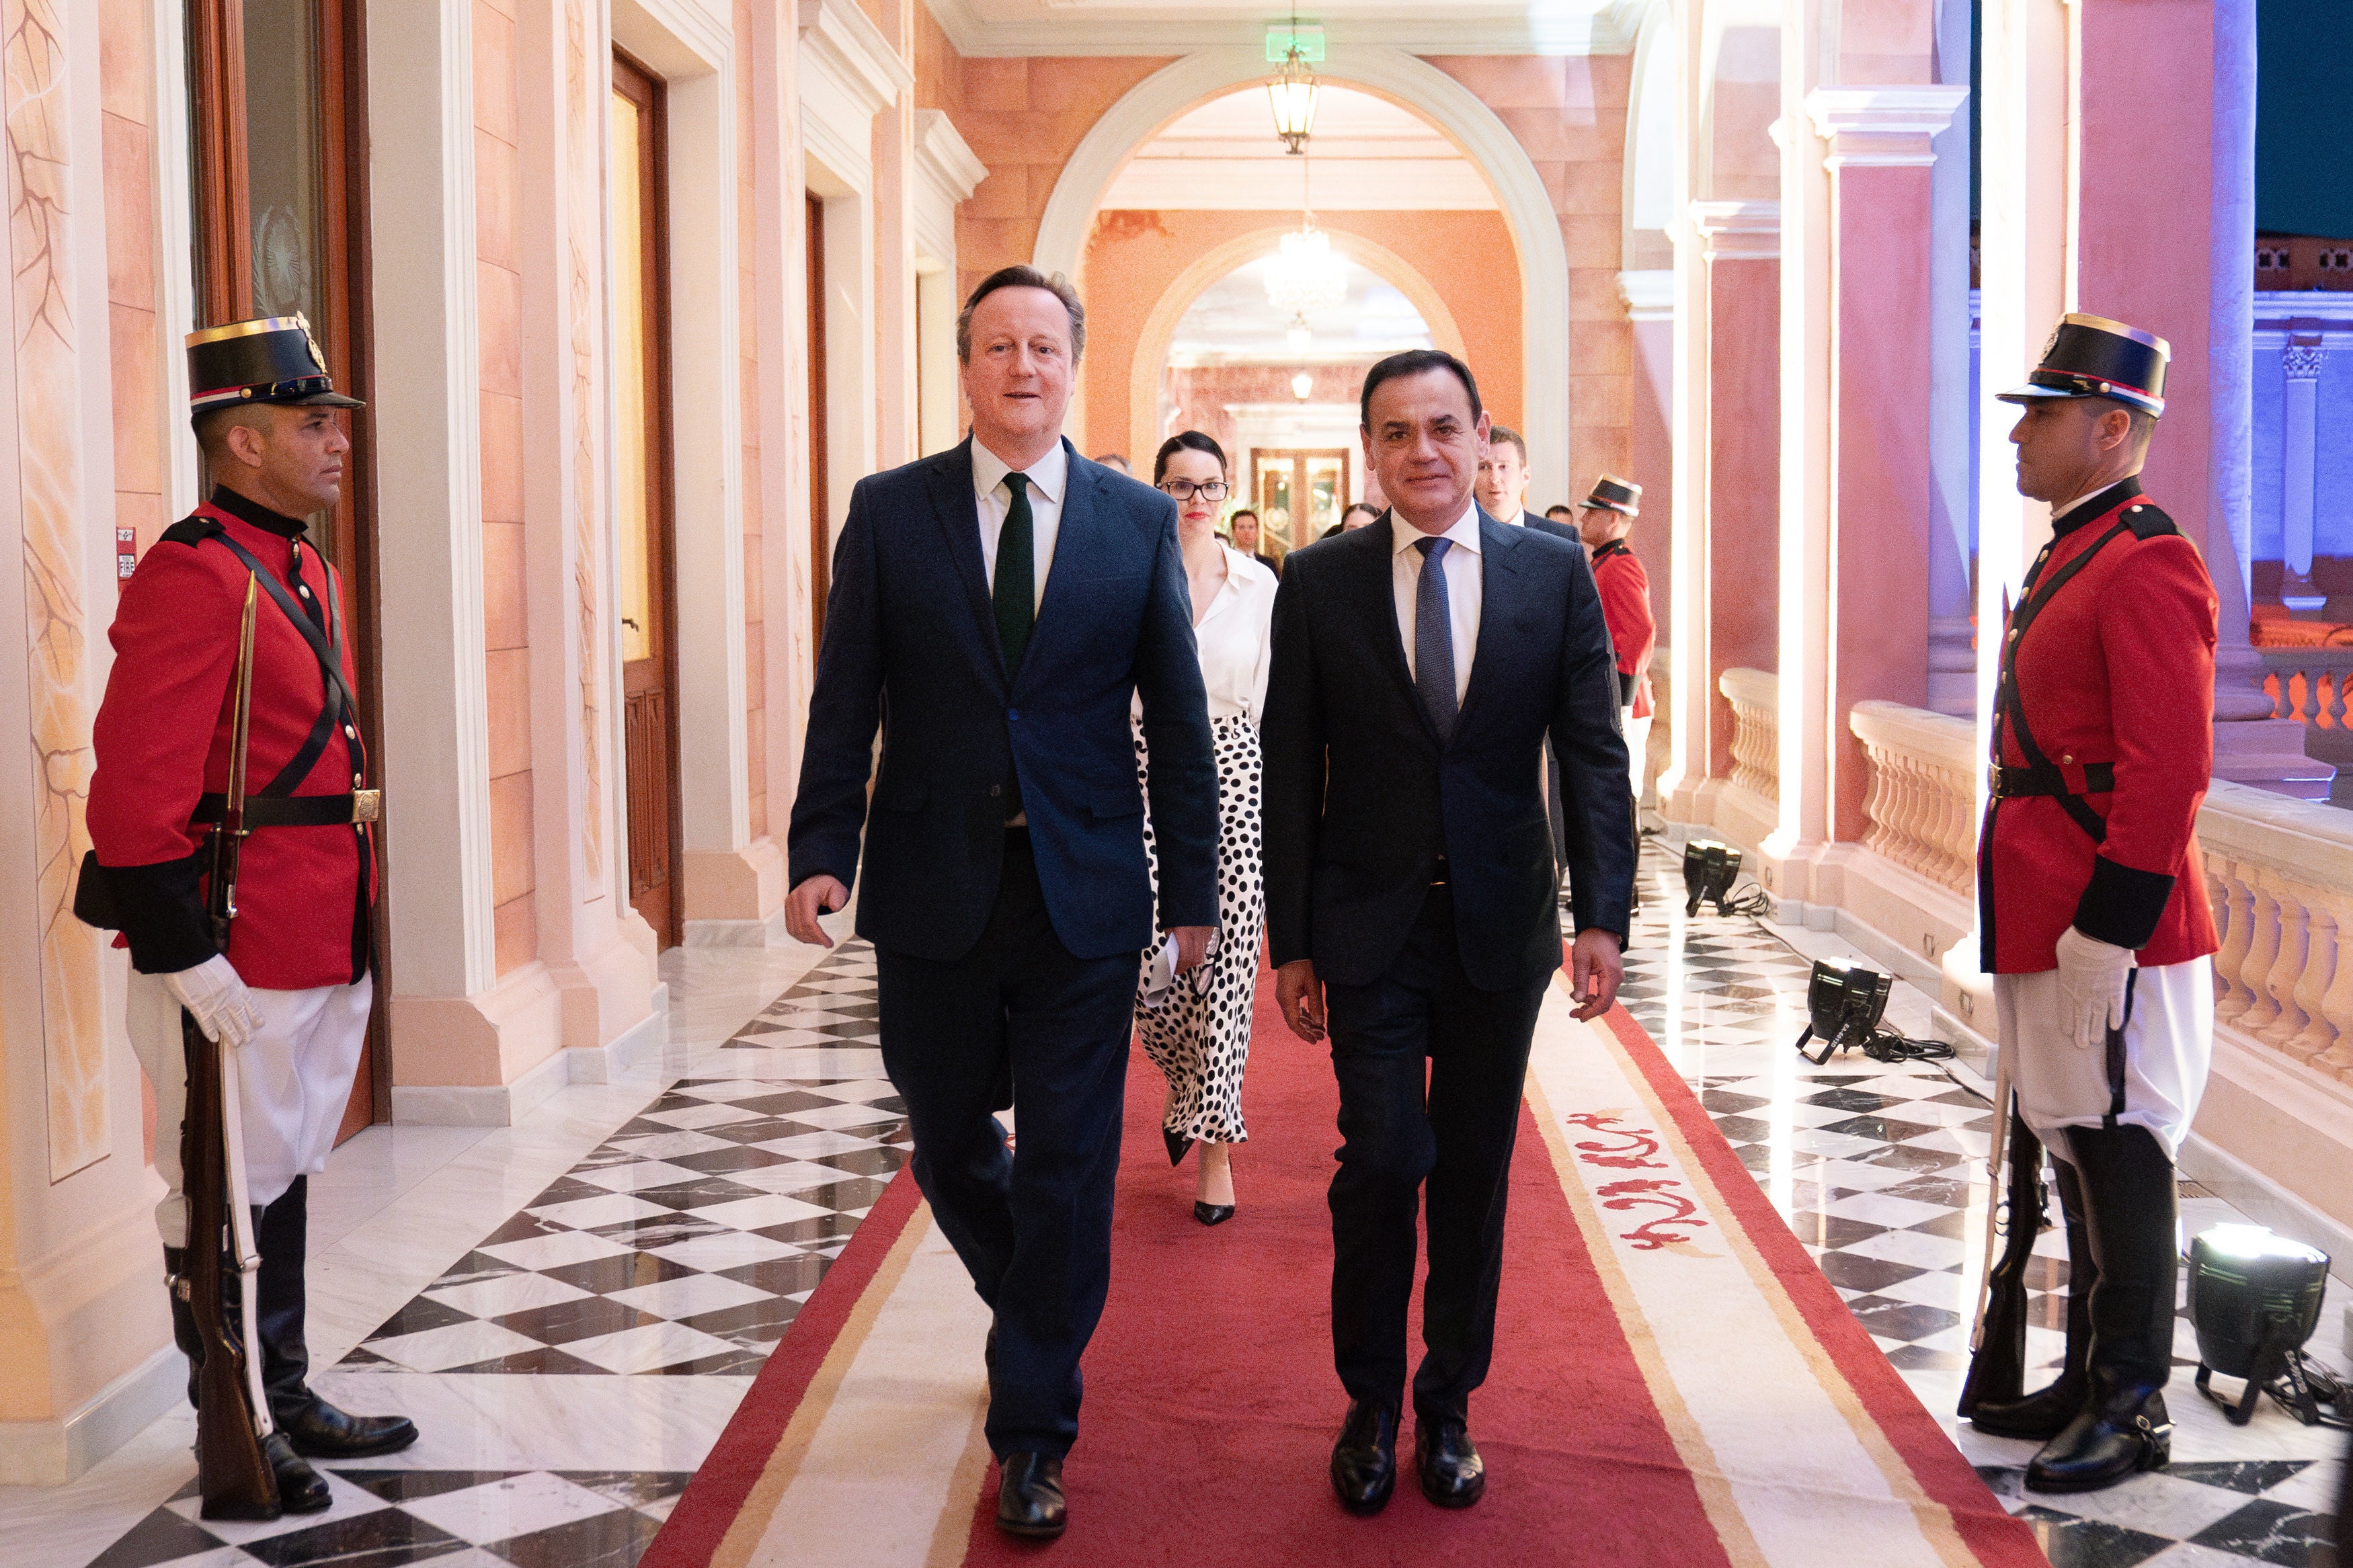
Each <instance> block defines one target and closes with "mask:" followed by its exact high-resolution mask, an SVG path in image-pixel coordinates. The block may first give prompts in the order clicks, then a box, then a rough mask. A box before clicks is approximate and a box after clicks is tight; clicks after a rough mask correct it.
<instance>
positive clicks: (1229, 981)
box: [1135, 430, 1275, 1225]
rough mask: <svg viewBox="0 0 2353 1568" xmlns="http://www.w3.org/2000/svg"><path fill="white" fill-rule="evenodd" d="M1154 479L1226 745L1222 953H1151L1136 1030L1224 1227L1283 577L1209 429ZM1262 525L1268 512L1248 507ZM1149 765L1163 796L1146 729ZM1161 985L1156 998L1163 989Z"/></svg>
mask: <svg viewBox="0 0 2353 1568" xmlns="http://www.w3.org/2000/svg"><path fill="white" fill-rule="evenodd" d="M1152 482H1153V484H1154V485H1155V486H1156V487H1157V488H1158V489H1161V490H1162V491H1164V492H1165V493H1166V494H1167V495H1168V496H1169V497H1170V498H1171V499H1172V500H1175V501H1176V538H1177V542H1178V543H1179V544H1180V545H1181V546H1182V548H1183V550H1184V554H1185V577H1186V581H1187V584H1188V585H1189V587H1190V589H1191V591H1192V595H1193V602H1192V610H1193V641H1194V643H1195V645H1196V647H1198V649H1199V651H1200V658H1201V684H1202V685H1203V686H1204V687H1205V688H1206V689H1208V694H1209V733H1210V738H1211V741H1212V742H1213V743H1214V744H1215V746H1216V749H1217V754H1218V816H1219V837H1218V933H1219V934H1218V951H1217V952H1216V954H1215V955H1214V956H1213V957H1212V958H1211V959H1210V961H1209V963H1208V965H1207V966H1206V967H1205V968H1204V969H1203V970H1202V971H1201V972H1199V973H1197V974H1196V975H1195V976H1194V977H1193V980H1192V981H1191V982H1186V981H1178V982H1176V983H1175V984H1166V986H1165V988H1162V987H1161V982H1160V978H1159V977H1157V976H1155V973H1154V970H1155V963H1157V961H1158V960H1159V958H1160V952H1159V949H1157V948H1154V949H1151V950H1148V951H1146V952H1145V954H1144V974H1143V977H1142V980H1141V981H1140V982H1139V992H1140V994H1139V996H1138V1001H1139V1003H1140V1004H1141V1005H1140V1006H1139V1008H1138V1010H1137V1013H1136V1034H1137V1037H1138V1038H1140V1039H1141V1040H1142V1041H1143V1043H1144V1053H1145V1055H1146V1056H1148V1057H1150V1058H1152V1063H1153V1065H1154V1066H1155V1067H1157V1068H1159V1069H1160V1071H1161V1073H1162V1074H1163V1075H1164V1076H1165V1077H1166V1079H1168V1099H1167V1101H1166V1105H1165V1107H1164V1109H1163V1110H1162V1112H1161V1119H1160V1131H1161V1136H1162V1137H1163V1138H1164V1139H1165V1140H1166V1142H1167V1145H1168V1162H1169V1163H1170V1164H1172V1165H1173V1164H1175V1163H1178V1162H1179V1161H1181V1160H1183V1159H1184V1158H1185V1151H1186V1150H1187V1149H1189V1148H1191V1147H1192V1146H1193V1145H1194V1144H1195V1143H1196V1142H1198V1143H1199V1144H1200V1146H1201V1158H1200V1160H1199V1162H1198V1166H1197V1168H1196V1176H1195V1181H1194V1189H1193V1217H1194V1218H1195V1219H1197V1220H1198V1221H1200V1222H1201V1223H1202V1224H1203V1225H1223V1224H1224V1223H1225V1222H1226V1221H1227V1220H1229V1219H1231V1218H1233V1216H1234V1177H1233V1164H1232V1158H1231V1151H1232V1146H1233V1145H1234V1144H1236V1143H1240V1142H1244V1141H1245V1140H1247V1139H1248V1137H1249V1133H1248V1132H1247V1131H1244V1129H1243V1126H1242V1104H1241V1090H1242V1067H1243V1064H1244V1063H1245V1062H1247V1061H1248V1060H1249V1058H1250V1005H1251V1003H1252V1001H1253V1000H1254V999H1255V997H1256V995H1257V992H1258V960H1259V935H1260V933H1261V931H1263V930H1264V929H1265V925H1266V891H1265V884H1264V882H1263V881H1262V880H1261V876H1260V871H1259V744H1258V726H1259V721H1260V717H1261V714H1262V713H1263V712H1264V710H1265V708H1266V677H1267V663H1268V659H1269V658H1270V657H1271V655H1270V653H1269V636H1268V634H1269V628H1270V627H1271V625H1272V623H1273V619H1274V587H1275V579H1274V574H1273V572H1271V570H1269V569H1268V568H1267V567H1266V566H1264V565H1261V563H1260V562H1259V561H1257V560H1253V559H1251V557H1250V555H1248V554H1246V553H1244V552H1243V550H1242V549H1240V548H1236V547H1235V546H1231V545H1229V544H1227V543H1225V542H1223V541H1221V540H1219V537H1218V508H1219V505H1220V504H1221V503H1222V502H1223V501H1224V500H1225V499H1226V454H1225V452H1224V450H1223V449H1222V448H1221V447H1219V445H1218V444H1217V442H1215V441H1214V440H1211V439H1210V438H1209V437H1207V436H1205V435H1203V434H1202V433H1201V432H1200V431H1198V430H1187V431H1184V432H1181V433H1180V434H1178V435H1175V436H1171V437H1168V439H1167V441H1166V443H1165V444H1164V445H1163V446H1162V447H1161V448H1160V451H1159V455H1158V456H1156V457H1155V458H1154V459H1153V462H1152ZM1239 515H1240V516H1241V517H1246V518H1249V520H1250V524H1251V527H1252V531H1255V529H1256V524H1257V521H1258V519H1257V518H1256V517H1254V516H1251V514H1250V513H1247V512H1244V513H1241V514H1239ZM1135 769H1136V775H1137V777H1138V778H1140V779H1141V780H1143V782H1144V791H1145V799H1146V800H1147V801H1149V800H1150V799H1151V796H1152V759H1151V755H1150V752H1149V751H1148V750H1147V748H1146V746H1145V739H1144V735H1143V733H1142V731H1138V732H1137V734H1136V738H1135ZM1146 823H1147V826H1145V831H1144V852H1145V863H1146V865H1147V866H1153V867H1155V868H1156V864H1157V862H1156V860H1155V858H1154V854H1153V837H1152V829H1151V827H1150V826H1149V814H1147V816H1146ZM1155 989H1159V994H1160V998H1161V999H1160V1000H1159V1001H1158V1002H1157V1003H1156V1005H1155V999H1154V992H1155Z"/></svg>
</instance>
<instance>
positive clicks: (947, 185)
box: [915, 109, 988, 263]
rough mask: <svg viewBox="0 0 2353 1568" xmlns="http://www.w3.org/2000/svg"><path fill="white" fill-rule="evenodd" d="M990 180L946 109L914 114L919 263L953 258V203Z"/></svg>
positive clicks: (916, 237)
mask: <svg viewBox="0 0 2353 1568" xmlns="http://www.w3.org/2000/svg"><path fill="white" fill-rule="evenodd" d="M987 178H988V165H987V164H986V163H982V162H981V161H980V160H979V159H978V158H976V157H975V156H974V155H973V151H972V149H971V148H970V147H968V146H966V145H965V140H964V138H963V137H962V136H959V135H957V134H956V128H955V125H954V124H952V123H951V122H950V121H949V120H948V117H947V113H946V111H945V110H938V109H919V110H915V248H916V250H917V252H918V256H919V259H920V258H922V257H929V258H931V259H932V260H934V261H937V262H943V263H944V262H947V261H949V260H951V259H952V258H954V257H955V209H956V204H957V203H959V202H962V201H964V200H965V199H966V198H968V197H969V196H971V195H972V193H973V192H974V191H975V190H976V189H978V188H979V185H980V183H981V181H983V180H985V179H987Z"/></svg>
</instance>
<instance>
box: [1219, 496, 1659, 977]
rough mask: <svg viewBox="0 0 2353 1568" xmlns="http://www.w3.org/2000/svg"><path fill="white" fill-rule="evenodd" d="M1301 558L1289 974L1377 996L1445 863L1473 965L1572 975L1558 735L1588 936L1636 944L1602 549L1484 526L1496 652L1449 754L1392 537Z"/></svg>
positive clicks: (1279, 893)
mask: <svg viewBox="0 0 2353 1568" xmlns="http://www.w3.org/2000/svg"><path fill="white" fill-rule="evenodd" d="M1404 526H1406V525H1405V524H1402V523H1397V522H1393V521H1392V520H1391V519H1390V518H1388V517H1386V516H1385V517H1383V518H1382V519H1381V521H1378V522H1377V523H1375V524H1373V525H1372V526H1371V527H1369V528H1363V529H1358V530H1356V531H1354V532H1352V533H1345V534H1342V535H1341V536H1340V537H1339V538H1337V539H1334V540H1328V541H1323V542H1318V543H1316V544H1314V545H1311V546H1310V547H1308V548H1307V549H1304V550H1296V551H1293V552H1292V555H1291V559H1290V562H1289V563H1288V565H1289V567H1290V570H1288V571H1287V572H1285V573H1284V574H1283V577H1282V587H1281V588H1280V589H1279V590H1277V592H1276V594H1275V597H1274V669H1273V675H1272V678H1271V683H1270V686H1269V689H1268V692H1267V701H1266V721H1265V723H1264V725H1263V726H1262V727H1261V731H1260V737H1261V744H1262V746H1263V747H1264V750H1265V759H1266V760H1265V769H1266V771H1265V775H1264V784H1263V789H1264V811H1265V845H1266V849H1265V856H1266V901H1267V910H1266V923H1267V931H1268V933H1269V937H1270V939H1271V942H1272V946H1273V954H1272V956H1273V961H1274V962H1275V963H1277V964H1278V965H1280V964H1282V963H1288V962H1290V961H1291V960H1293V959H1296V958H1312V959H1314V961H1315V970H1316V973H1317V975H1318V977H1319V978H1321V979H1323V980H1325V981H1329V982H1336V983H1337V984H1344V985H1361V984H1367V983H1368V982H1370V981H1372V980H1373V979H1375V978H1377V976H1378V975H1380V974H1381V973H1383V972H1384V971H1385V970H1386V969H1387V968H1388V965H1389V963H1391V962H1392V961H1393V960H1394V959H1395V958H1396V956H1397V954H1398V951H1399V950H1400V949H1401V948H1402V947H1403V946H1404V944H1405V940H1406V936H1407V934H1408V932H1409V931H1410V930H1411V928H1412V926H1413V922H1414V921H1415V919H1416V917H1417V916H1418V915H1419V912H1420V910H1421V905H1422V900H1423V899H1424V898H1425V896H1426V895H1427V893H1428V891H1429V888H1430V879H1431V877H1432V874H1433V873H1434V872H1435V871H1436V869H1437V866H1438V860H1439V858H1440V856H1441V855H1443V856H1444V857H1445V858H1446V859H1447V862H1448V866H1449V873H1448V874H1449V879H1450V880H1451V883H1452V885H1453V889H1454V921H1455V930H1456V932H1457V933H1458V937H1459V940H1460V942H1461V951H1462V965H1463V968H1464V970H1465V971H1466V972H1467V973H1469V975H1470V977H1471V981H1472V984H1475V985H1478V986H1480V987H1482V989H1486V990H1498V991H1499V990H1503V989H1505V988H1507V987H1509V986H1513V985H1518V984H1525V983H1526V982H1528V981H1530V980H1533V979H1536V978H1539V977H1541V976H1543V975H1545V974H1546V973H1550V972H1551V971H1553V970H1555V969H1556V968H1558V967H1559V966H1560V961H1561V958H1560V928H1559V923H1558V921H1559V917H1558V914H1557V912H1556V906H1555V900H1556V899H1557V897H1558V889H1559V883H1558V880H1557V879H1556V874H1555V871H1554V868H1553V857H1552V842H1551V830H1550V826H1549V825H1548V824H1547V822H1546V812H1545V792H1544V782H1543V781H1544V772H1543V767H1542V763H1541V758H1542V756H1543V749H1544V743H1545V740H1546V735H1547V734H1549V735H1550V737H1551V739H1552V742H1553V744H1554V746H1555V747H1556V750H1557V751H1558V752H1559V756H1560V763H1561V768H1562V773H1563V780H1564V794H1565V795H1566V797H1567V833H1566V844H1565V848H1566V852H1567V862H1568V870H1569V877H1570V888H1571V896H1572V899H1573V905H1572V909H1573V913H1574V916H1575V920H1576V924H1577V929H1578V930H1580V931H1582V930H1585V929H1586V928H1588V927H1591V926H1599V927H1600V928H1601V929H1603V930H1605V931H1615V932H1617V933H1618V935H1619V937H1620V939H1621V940H1622V939H1623V938H1624V937H1625V935H1626V931H1627V927H1628V923H1629V921H1628V910H1629V906H1630V903H1631V900H1632V896H1633V885H1634V826H1633V820H1632V816H1631V815H1630V813H1629V812H1628V811H1627V809H1626V741H1625V737H1624V736H1623V735H1621V734H1620V732H1619V729H1618V700H1617V698H1618V693H1617V687H1616V685H1615V683H1614V682H1613V681H1612V680H1611V679H1610V668H1611V658H1610V650H1609V630H1608V628H1607V627H1605V626H1603V624H1602V620H1601V599H1600V596H1599V595H1598V594H1597V593H1596V592H1595V591H1594V586H1593V573H1592V570H1591V569H1590V568H1589V567H1588V565H1587V564H1586V560H1585V552H1583V551H1582V550H1579V549H1577V547H1575V546H1573V545H1570V544H1566V543H1563V542H1561V541H1560V540H1558V539H1556V538H1554V537H1552V536H1551V535H1549V534H1547V533H1544V532H1539V531H1532V530H1527V529H1522V528H1514V527H1511V526H1510V525H1508V524H1505V523H1501V522H1498V521H1495V520H1494V519H1493V518H1491V517H1487V516H1485V515H1483V514H1482V516H1481V518H1480V523H1479V544H1480V552H1481V557H1482V560H1481V568H1482V579H1481V583H1482V585H1481V591H1480V597H1481V609H1480V616H1479V641H1478V645H1477V647H1476V649H1475V651H1474V652H1473V654H1472V663H1471V683H1470V689H1469V690H1468V692H1467V693H1466V694H1465V695H1464V698H1463V700H1462V708H1461V714H1460V716H1459V717H1458V718H1457V719H1456V721H1455V724H1454V732H1453V735H1452V737H1451V740H1450V741H1448V742H1446V743H1445V744H1443V745H1441V744H1440V742H1439V739H1438V732H1437V731H1436V730H1435V729H1433V728H1432V727H1431V725H1430V720H1429V717H1428V715H1427V714H1426V713H1425V712H1424V711H1423V709H1422V706H1421V700H1420V698H1419V696H1418V695H1417V694H1416V693H1415V691H1414V688H1413V681H1412V679H1411V676H1410V675H1409V670H1408V666H1407V664H1406V658H1405V645H1404V642H1403V641H1402V639H1401V638H1400V637H1399V636H1398V620H1397V601H1396V598H1395V595H1394V593H1393V590H1392V588H1391V586H1390V584H1391V575H1390V574H1391V563H1390V554H1391V551H1390V545H1391V542H1392V540H1393V538H1394V535H1393V534H1392V532H1391V530H1392V529H1393V528H1399V527H1404Z"/></svg>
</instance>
